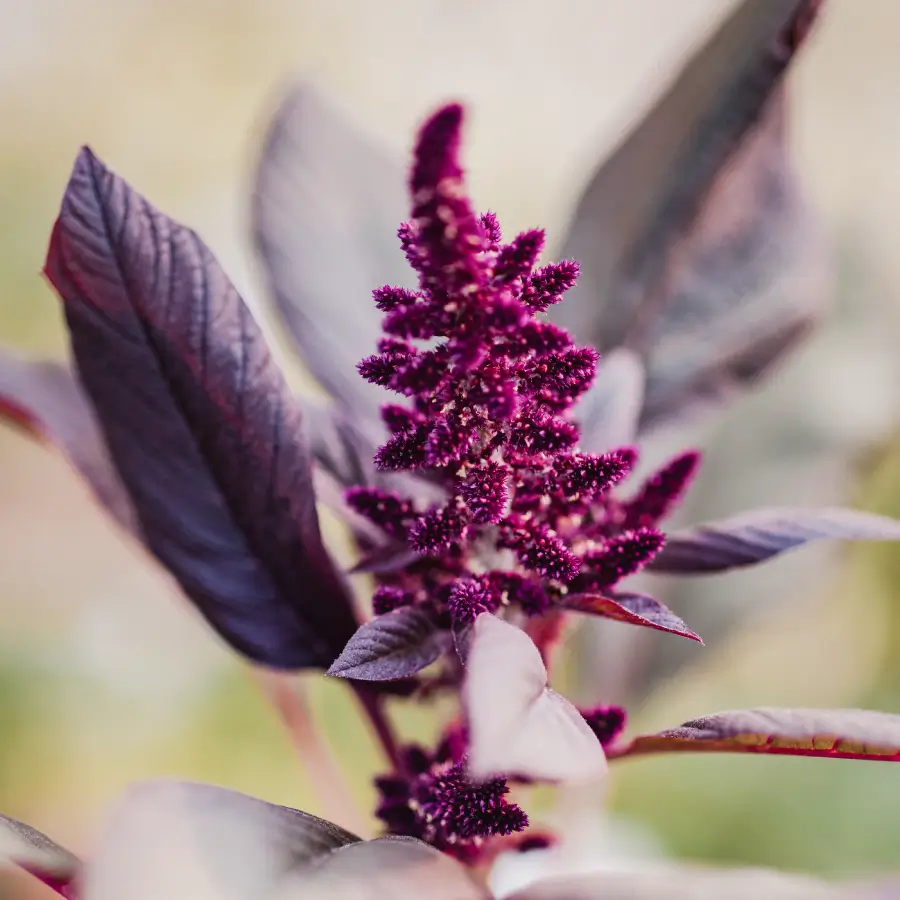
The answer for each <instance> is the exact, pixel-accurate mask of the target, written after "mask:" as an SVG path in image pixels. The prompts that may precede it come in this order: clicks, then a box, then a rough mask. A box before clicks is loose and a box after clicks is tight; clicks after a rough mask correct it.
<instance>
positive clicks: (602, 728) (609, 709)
mask: <svg viewBox="0 0 900 900" xmlns="http://www.w3.org/2000/svg"><path fill="white" fill-rule="evenodd" d="M579 712H580V713H581V715H582V716H583V717H584V720H585V722H587V723H588V725H589V726H590V728H591V731H593V732H594V734H596V735H597V740H598V741H600V743H601V744H602V745H603V746H604V747H608V746H609V745H610V744H612V743H613V742H614V741H615V740H616V738H618V737H619V735H620V734H621V733H622V732H623V731H624V730H625V722H626V720H627V716H626V714H625V710H624V709H623V708H622V707H621V706H595V707H593V708H592V709H581V710H579Z"/></svg>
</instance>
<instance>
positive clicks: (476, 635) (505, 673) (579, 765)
mask: <svg viewBox="0 0 900 900" xmlns="http://www.w3.org/2000/svg"><path fill="white" fill-rule="evenodd" d="M465 655H466V677H465V682H464V685H463V699H464V703H465V707H466V712H467V716H468V730H469V771H470V773H471V775H472V777H473V778H476V779H479V780H483V779H487V778H490V777H492V776H494V775H520V776H525V777H527V778H532V779H537V780H542V781H560V782H563V781H590V780H593V779H596V778H599V777H600V776H602V775H603V774H604V773H605V771H606V758H605V757H604V754H603V748H602V746H601V745H600V742H599V741H598V740H597V737H596V735H595V734H594V732H593V731H591V729H590V728H589V727H588V725H587V723H586V722H585V721H584V719H583V718H582V717H581V714H580V713H579V712H578V710H577V709H576V708H575V707H574V706H572V704H571V703H569V701H568V700H566V699H565V698H564V697H562V696H560V695H559V694H557V693H556V692H555V691H552V690H551V689H550V688H548V687H547V669H546V668H545V667H544V662H543V660H542V659H541V654H540V653H539V652H538V649H537V647H535V645H534V643H533V641H532V640H531V638H530V637H529V636H528V635H527V634H525V632H524V631H522V630H521V629H520V628H516V627H515V626H513V625H510V624H508V623H507V622H504V621H503V620H502V619H499V618H497V617H496V616H492V615H490V614H489V613H484V614H482V615H480V616H479V617H478V618H477V619H476V620H475V625H474V628H473V631H472V635H471V640H470V641H469V646H468V652H467V653H466V654H465Z"/></svg>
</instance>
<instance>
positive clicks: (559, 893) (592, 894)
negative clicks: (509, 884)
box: [507, 864, 863, 900]
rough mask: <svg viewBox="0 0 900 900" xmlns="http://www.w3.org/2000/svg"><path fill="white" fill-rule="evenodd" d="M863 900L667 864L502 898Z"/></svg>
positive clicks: (842, 891) (849, 893)
mask: <svg viewBox="0 0 900 900" xmlns="http://www.w3.org/2000/svg"><path fill="white" fill-rule="evenodd" d="M763 897H764V898H766V900H863V897H862V896H861V895H860V894H858V893H857V892H856V891H855V890H854V889H853V888H851V887H849V886H844V885H838V884H829V883H828V882H825V881H820V880H818V879H815V878H811V877H808V876H805V875H796V874H794V873H788V872H776V871H770V870H766V869H713V868H705V867H701V866H689V865H679V866H673V865H671V864H663V865H654V866H652V867H647V866H642V867H641V868H640V869H635V870H634V871H615V872H612V871H602V872H591V873H588V874H584V875H561V876H556V877H554V878H548V879H546V880H541V881H538V882H535V883H534V884H531V885H529V886H528V887H526V888H523V889H522V890H518V891H515V892H514V893H512V894H509V895H507V900H760V898H763Z"/></svg>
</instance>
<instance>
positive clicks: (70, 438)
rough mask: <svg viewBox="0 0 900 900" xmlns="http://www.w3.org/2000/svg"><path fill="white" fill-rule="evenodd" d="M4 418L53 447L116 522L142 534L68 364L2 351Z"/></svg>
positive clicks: (0, 412) (0, 394)
mask: <svg viewBox="0 0 900 900" xmlns="http://www.w3.org/2000/svg"><path fill="white" fill-rule="evenodd" d="M0 415H2V416H5V417H7V418H9V419H11V420H12V421H14V422H15V423H17V424H18V425H20V426H22V427H23V428H25V429H26V430H27V431H28V432H29V433H30V434H32V435H34V436H35V437H37V438H39V439H41V440H45V441H47V442H48V443H50V444H53V445H54V446H55V447H56V448H57V449H58V450H60V451H61V452H62V453H63V454H64V456H65V457H66V459H68V461H69V462H70V463H71V464H72V466H74V468H75V469H76V471H78V472H79V474H80V475H81V476H82V477H83V478H84V479H85V480H86V481H87V483H88V485H89V486H90V488H91V490H93V492H94V494H95V496H96V497H97V499H98V500H99V501H100V502H101V503H102V504H103V506H104V507H105V508H106V509H107V511H108V512H109V513H110V514H111V515H112V516H113V518H115V519H116V521H117V522H118V523H119V524H120V525H121V526H122V527H123V528H125V529H126V530H128V531H131V532H136V531H137V530H138V525H137V516H136V515H135V512H134V508H133V507H132V505H131V500H130V499H129V497H128V493H127V491H126V490H125V487H124V485H123V484H122V480H121V479H120V478H119V474H118V472H117V471H116V468H115V466H114V465H113V463H112V460H111V459H110V456H109V450H108V449H107V447H106V442H105V441H104V438H103V432H102V431H101V429H100V425H99V423H98V422H97V417H96V415H95V414H94V410H93V409H92V408H91V404H90V401H89V400H88V398H87V395H86V394H85V392H84V389H83V388H82V387H81V385H80V384H79V382H78V379H77V378H76V377H75V375H74V374H73V372H72V371H71V369H69V368H68V366H64V365H62V364H61V363H56V362H50V361H44V360H30V359H25V358H24V357H21V356H18V355H17V354H15V353H13V352H12V351H9V350H5V349H2V348H0Z"/></svg>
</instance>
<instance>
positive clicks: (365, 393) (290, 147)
mask: <svg viewBox="0 0 900 900" xmlns="http://www.w3.org/2000/svg"><path fill="white" fill-rule="evenodd" d="M406 207H407V201H406V190H405V182H404V177H403V170H402V168H401V167H400V166H399V165H398V164H395V163H394V162H393V160H391V159H390V158H389V157H388V156H387V155H386V154H385V153H383V152H382V150H381V149H380V148H379V147H377V146H374V145H372V144H371V143H370V142H369V141H368V140H367V139H366V138H365V137H364V136H363V135H362V134H361V133H360V132H359V131H358V130H357V129H356V128H355V127H354V126H353V124H352V123H351V122H349V121H347V120H346V119H345V118H344V117H343V116H342V115H341V114H339V113H338V111H337V110H336V109H334V108H333V107H332V106H331V105H330V103H329V102H328V101H327V99H326V98H325V97H324V96H322V95H321V94H320V93H319V92H318V91H317V90H316V89H315V88H314V87H313V86H312V85H310V84H305V83H304V84H299V85H297V86H296V87H295V88H294V89H293V90H292V91H291V92H290V94H289V95H288V96H287V98H286V99H285V100H284V102H283V103H282V105H281V107H280V108H279V109H278V111H277V113H276V114H275V117H274V120H273V122H272V124H271V126H270V130H269V133H268V136H267V138H266V141H265V144H264V146H263V149H262V155H261V158H260V161H259V166H258V169H257V173H256V183H255V188H254V195H253V233H254V237H255V242H256V246H257V248H258V250H259V254H260V257H261V259H262V263H263V266H264V269H265V273H266V276H267V278H268V281H269V284H270V288H271V291H272V293H273V295H274V297H275V299H276V301H277V303H278V307H279V309H280V311H281V314H282V316H283V317H284V320H285V322H286V324H287V326H288V329H289V331H290V333H291V335H292V337H293V339H294V341H295V342H296V344H297V347H298V348H299V350H300V354H301V356H302V359H303V361H304V363H305V364H306V366H307V367H308V368H309V370H310V372H312V374H313V375H314V376H315V377H316V378H317V379H318V380H319V381H320V382H321V384H322V385H323V386H324V387H325V388H327V389H328V390H329V391H330V392H331V394H332V395H333V396H334V397H335V398H336V399H337V400H338V401H340V403H341V404H342V405H343V406H344V407H345V408H347V409H348V410H351V411H352V412H353V414H354V415H355V416H357V417H359V418H360V419H361V420H363V421H365V422H366V423H372V424H373V425H375V424H377V423H378V413H377V410H378V405H379V404H381V403H383V402H384V391H383V390H382V389H381V388H378V387H376V386H374V385H371V384H369V383H368V382H366V381H364V380H363V379H362V378H361V377H360V376H359V374H358V373H357V371H356V364H357V363H358V362H359V361H360V360H361V359H362V358H363V357H364V356H368V355H369V354H371V353H373V352H375V344H376V341H377V340H378V338H379V337H380V335H381V324H380V323H381V314H380V313H379V312H378V310H377V308H376V307H375V304H374V302H373V301H372V290H373V289H374V288H377V287H379V286H380V285H383V284H385V283H394V284H404V283H409V280H410V277H411V274H412V273H411V270H409V268H408V267H407V266H406V263H405V261H404V258H403V255H402V253H401V252H400V248H399V244H398V242H397V239H396V234H397V227H398V226H399V224H400V223H401V221H403V220H404V219H405V218H406V215H407V212H408V210H407V208H406ZM378 427H380V425H379V426H378Z"/></svg>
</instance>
